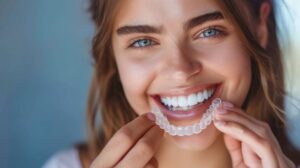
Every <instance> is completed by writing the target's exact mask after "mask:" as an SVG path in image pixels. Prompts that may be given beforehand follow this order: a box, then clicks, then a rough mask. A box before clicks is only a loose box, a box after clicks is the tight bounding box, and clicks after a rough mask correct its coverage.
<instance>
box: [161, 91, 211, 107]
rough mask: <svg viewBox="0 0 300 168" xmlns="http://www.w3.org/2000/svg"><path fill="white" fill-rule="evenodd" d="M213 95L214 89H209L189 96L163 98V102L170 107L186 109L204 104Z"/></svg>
mask: <svg viewBox="0 0 300 168" xmlns="http://www.w3.org/2000/svg"><path fill="white" fill-rule="evenodd" d="M213 93H214V89H208V90H204V91H202V92H198V93H193V94H190V95H188V96H179V97H176V96H174V97H164V98H161V102H162V103H163V104H164V105H166V106H168V107H181V108H186V107H190V106H194V105H196V104H199V103H202V102H203V101H204V100H207V99H209V98H210V97H211V96H212V95H213Z"/></svg>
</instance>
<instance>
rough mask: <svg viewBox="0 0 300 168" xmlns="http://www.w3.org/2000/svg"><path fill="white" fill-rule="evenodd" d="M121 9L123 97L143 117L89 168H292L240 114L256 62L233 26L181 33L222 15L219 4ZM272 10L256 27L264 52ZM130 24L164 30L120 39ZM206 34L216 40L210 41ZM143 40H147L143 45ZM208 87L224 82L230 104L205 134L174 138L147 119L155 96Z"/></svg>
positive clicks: (143, 3)
mask: <svg viewBox="0 0 300 168" xmlns="http://www.w3.org/2000/svg"><path fill="white" fill-rule="evenodd" d="M121 3H123V4H121V7H120V9H119V11H118V14H117V17H116V20H115V25H114V30H115V31H114V34H113V37H112V39H113V50H114V54H115V59H116V63H117V67H118V70H119V74H120V78H121V82H122V85H123V88H124V92H125V95H126V98H127V100H128V102H129V103H130V105H131V106H132V108H133V109H134V110H135V111H136V113H137V114H139V115H140V116H139V117H138V118H136V119H135V120H133V121H132V122H130V123H129V124H127V125H125V126H124V127H122V128H121V129H120V130H119V131H118V132H117V133H116V134H115V135H114V136H113V137H112V138H111V140H110V141H109V142H108V144H107V145H106V146H105V148H104V149H103V150H102V152H101V153H100V154H99V156H98V157H97V158H96V159H95V161H94V162H93V164H92V166H91V167H95V168H96V167H113V166H115V167H157V166H158V164H159V167H199V165H205V167H207V168H210V167H212V168H213V167H246V166H248V167H293V166H294V165H293V164H292V163H291V161H290V160H289V159H288V158H286V157H285V156H284V154H283V153H282V151H281V149H280V147H279V145H278V142H277V141H276V139H275V137H274V135H273V134H272V133H271V131H270V128H269V127H268V124H266V123H263V122H261V121H258V120H256V119H254V118H252V117H250V116H248V115H246V114H245V113H244V112H243V111H242V110H241V109H240V106H241V105H242V103H243V102H244V100H245V97H246V95H247V93H248V91H249V87H250V83H251V63H250V58H249V55H247V53H246V52H245V51H244V50H243V48H242V46H241V41H240V39H239V37H238V35H237V34H236V32H235V28H234V27H233V26H232V24H231V23H230V22H229V21H228V20H226V18H225V19H224V18H223V19H218V20H210V21H207V22H205V23H203V24H199V25H196V26H194V27H193V28H190V29H185V28H184V25H185V23H186V22H187V21H188V20H189V19H191V18H194V17H196V16H199V15H203V14H206V13H210V12H215V11H220V12H221V10H220V8H219V7H218V5H217V4H216V3H215V2H214V1H211V0H185V1H181V0H164V1H160V0H151V1H147V0H122V2H121ZM125 4H126V5H125ZM170 4H172V5H171V6H172V8H170ZM269 8H270V6H269V5H268V4H267V3H265V4H264V5H263V6H262V8H261V18H260V22H259V25H258V26H257V27H256V28H257V32H258V34H259V36H258V37H259V41H260V43H261V45H262V46H265V45H266V39H267V29H266V22H265V21H266V18H267V16H268V13H269ZM153 11H155V12H153ZM125 25H150V26H153V27H158V28H159V30H160V31H159V33H129V34H118V32H117V30H118V28H120V27H122V26H125ZM211 27H214V28H211ZM208 28H210V30H212V31H213V33H212V34H213V35H211V34H209V36H208V35H207V34H206V33H207V29H208ZM139 39H146V41H143V42H141V41H140V43H138V42H137V41H138V40H139ZM145 43H146V44H147V45H146V46H143V47H140V46H141V45H140V44H145ZM133 46H134V47H135V48H134V47H133ZM137 47H140V48H137ZM211 83H221V88H222V89H221V92H220V95H219V97H220V98H221V99H222V100H226V101H224V103H223V104H222V106H221V107H220V108H219V109H218V112H217V113H216V114H215V116H214V117H215V122H214V124H211V125H210V126H209V127H208V128H207V129H205V130H204V132H202V133H201V134H198V135H194V136H189V137H171V136H169V135H167V134H163V131H162V130H160V129H159V128H158V127H157V126H156V125H155V123H154V121H153V119H154V116H153V115H151V113H148V114H145V113H147V112H149V111H150V110H151V107H152V106H154V105H155V103H154V100H153V99H152V97H151V96H152V95H157V94H173V93H174V91H176V93H178V92H180V93H182V94H184V93H185V91H186V88H193V87H195V86H197V85H201V84H211ZM189 122H190V121H189ZM177 124H178V123H177ZM179 124H184V122H180V123H179ZM241 135H242V136H241ZM115 146H118V147H117V148H116V147H115ZM178 158H180V159H178ZM216 160H218V161H217V162H216Z"/></svg>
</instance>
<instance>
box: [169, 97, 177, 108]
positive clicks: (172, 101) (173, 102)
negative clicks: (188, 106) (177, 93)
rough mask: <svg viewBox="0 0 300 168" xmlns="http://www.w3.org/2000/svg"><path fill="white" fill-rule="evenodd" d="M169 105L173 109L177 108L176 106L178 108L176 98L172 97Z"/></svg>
mask: <svg viewBox="0 0 300 168" xmlns="http://www.w3.org/2000/svg"><path fill="white" fill-rule="evenodd" d="M170 104H171V105H172V106H173V107H177V106H178V101H177V97H172V99H171V101H170Z"/></svg>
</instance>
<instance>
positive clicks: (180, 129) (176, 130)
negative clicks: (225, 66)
mask: <svg viewBox="0 0 300 168" xmlns="http://www.w3.org/2000/svg"><path fill="white" fill-rule="evenodd" d="M221 103H222V100H221V99H220V98H216V99H214V100H213V101H212V103H211V105H210V106H209V108H208V109H207V110H206V112H205V113H204V114H203V115H202V118H201V119H200V121H199V122H197V123H194V124H192V125H187V126H175V125H172V124H171V123H170V122H169V120H168V119H167V118H166V117H165V116H164V114H163V113H162V112H161V111H160V109H159V108H157V107H156V108H153V109H152V113H154V115H155V117H156V120H155V123H156V124H157V125H158V126H159V127H160V128H161V129H163V130H164V131H165V132H167V133H168V134H169V135H171V136H191V135H195V134H200V133H201V132H202V131H203V130H204V129H206V128H207V127H208V126H209V125H210V124H211V123H212V121H213V113H214V111H215V110H216V109H217V108H218V107H219V105H220V104H221Z"/></svg>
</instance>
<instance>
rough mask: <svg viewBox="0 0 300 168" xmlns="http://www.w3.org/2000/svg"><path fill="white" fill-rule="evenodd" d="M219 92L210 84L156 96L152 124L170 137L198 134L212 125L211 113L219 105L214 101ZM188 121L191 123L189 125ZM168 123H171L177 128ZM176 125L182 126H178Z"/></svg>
mask: <svg viewBox="0 0 300 168" xmlns="http://www.w3.org/2000/svg"><path fill="white" fill-rule="evenodd" d="M220 93H221V84H210V85H201V86H196V87H193V88H190V89H188V90H184V91H182V92H177V93H174V92H173V93H172V94H162V95H156V96H154V97H153V98H154V100H155V102H156V104H157V106H155V107H152V112H153V113H154V114H155V116H156V124H157V125H158V126H159V127H160V128H161V129H163V130H164V131H165V132H167V133H169V134H170V135H171V136H190V135H194V134H199V133H201V132H202V131H203V130H204V129H205V128H207V127H208V125H210V123H211V122H212V120H213V112H214V110H215V109H216V108H217V107H218V106H219V105H220V103H221V99H220V98H218V97H219V96H220ZM189 120H193V123H192V124H191V122H190V121H189ZM171 121H172V122H173V121H175V123H177V126H176V125H174V124H172V123H171ZM195 121H196V122H195ZM178 122H179V123H182V122H184V123H185V124H184V125H182V124H179V125H178ZM187 123H189V125H187Z"/></svg>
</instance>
